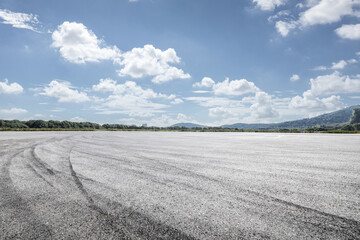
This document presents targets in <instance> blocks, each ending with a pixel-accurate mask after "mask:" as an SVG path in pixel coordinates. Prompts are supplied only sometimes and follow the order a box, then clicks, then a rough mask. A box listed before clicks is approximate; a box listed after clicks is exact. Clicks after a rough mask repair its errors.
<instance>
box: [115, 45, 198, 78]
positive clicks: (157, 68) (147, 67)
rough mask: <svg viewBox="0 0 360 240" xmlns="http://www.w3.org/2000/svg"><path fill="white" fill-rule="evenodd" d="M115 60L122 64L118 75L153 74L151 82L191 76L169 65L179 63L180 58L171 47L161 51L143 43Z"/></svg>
mask: <svg viewBox="0 0 360 240" xmlns="http://www.w3.org/2000/svg"><path fill="white" fill-rule="evenodd" d="M117 62H118V63H119V64H120V65H121V66H124V67H123V68H122V69H120V70H119V71H118V73H119V75H120V76H131V77H132V78H142V77H145V76H153V77H154V78H153V79H152V82H154V83H162V82H166V81H171V80H173V79H187V78H190V77H191V76H190V74H188V73H184V71H183V70H182V69H178V68H176V67H174V66H171V65H170V64H174V63H180V58H179V57H178V56H177V55H176V52H175V50H174V49H173V48H169V49H167V50H165V51H162V50H160V49H157V48H155V47H154V46H152V45H145V46H144V47H143V48H133V49H132V50H131V51H128V52H125V53H123V54H122V55H121V60H118V61H117Z"/></svg>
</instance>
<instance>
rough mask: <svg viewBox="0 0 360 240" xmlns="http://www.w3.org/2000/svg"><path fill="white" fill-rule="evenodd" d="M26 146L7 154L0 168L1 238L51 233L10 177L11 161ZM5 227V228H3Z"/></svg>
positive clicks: (33, 236)
mask: <svg viewBox="0 0 360 240" xmlns="http://www.w3.org/2000/svg"><path fill="white" fill-rule="evenodd" d="M26 149H27V148H22V149H21V150H19V151H18V152H16V153H14V154H12V155H11V156H9V158H8V159H7V160H6V162H5V163H4V165H3V166H2V168H1V178H0V203H1V204H0V220H1V223H2V224H1V225H2V226H0V230H1V231H0V232H1V233H2V234H3V236H2V238H3V239H14V238H16V239H30V238H31V239H34V238H39V239H45V238H46V237H45V236H47V237H50V236H52V235H53V232H52V230H51V228H50V227H48V226H47V225H45V224H43V223H42V222H41V221H39V219H37V217H36V214H35V213H34V212H33V211H32V210H31V208H30V207H29V205H28V202H27V201H26V200H24V199H23V198H22V196H21V195H20V193H19V192H18V191H17V190H16V189H15V187H14V185H13V181H12V179H11V177H10V166H11V163H12V161H13V160H14V159H15V158H16V157H19V156H20V155H21V154H23V153H24V151H25V150H26ZM4 228H5V229H4Z"/></svg>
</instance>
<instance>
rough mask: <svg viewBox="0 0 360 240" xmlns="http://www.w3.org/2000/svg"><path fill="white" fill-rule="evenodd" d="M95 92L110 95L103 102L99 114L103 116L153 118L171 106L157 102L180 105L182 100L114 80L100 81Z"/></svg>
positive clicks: (130, 83)
mask: <svg viewBox="0 0 360 240" xmlns="http://www.w3.org/2000/svg"><path fill="white" fill-rule="evenodd" d="M92 89H93V91H97V92H103V93H108V94H109V95H108V96H107V97H106V98H105V99H103V101H101V107H99V108H98V109H97V110H98V113H101V114H116V113H120V114H128V115H129V116H141V117H145V116H153V115H154V114H155V113H161V112H163V111H164V109H165V108H168V107H169V105H167V104H163V103H158V102H155V100H163V101H167V102H170V103H171V104H179V103H181V102H182V99H180V98H176V96H175V95H174V94H171V95H166V94H162V93H156V92H154V91H153V90H152V89H143V88H142V87H141V86H139V85H137V84H136V83H135V82H133V81H126V82H125V83H123V84H120V83H118V82H117V81H115V80H112V79H109V78H107V79H100V81H99V83H98V84H97V85H93V87H92Z"/></svg>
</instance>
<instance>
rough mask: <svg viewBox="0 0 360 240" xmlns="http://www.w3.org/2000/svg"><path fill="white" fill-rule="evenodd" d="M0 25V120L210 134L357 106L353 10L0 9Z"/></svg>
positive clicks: (358, 38) (356, 4)
mask: <svg viewBox="0 0 360 240" xmlns="http://www.w3.org/2000/svg"><path fill="white" fill-rule="evenodd" d="M0 22H1V24H0V36H1V38H0V52H1V55H0V119H19V120H28V119H45V120H50V119H54V120H72V121H91V122H98V123H125V124H137V125H141V124H143V123H147V124H148V125H155V126H169V125H172V124H174V123H177V122H193V123H200V124H206V125H213V126H218V125H222V124H230V123H238V122H247V123H253V122H281V121H286V120H294V119H299V118H304V117H312V116H316V115H319V114H322V113H326V112H331V111H335V110H338V109H341V108H344V107H346V106H351V105H355V104H359V103H360V0H341V1H339V0H304V1H293V0H244V1H236V0H234V1H230V0H224V1H215V0H214V1H213V0H210V1H209V0H196V1H194V0H181V1H179V0H177V1H176V0H137V1H129V0H104V1H85V0H84V1H81V0H79V1H66V0H64V1H48V0H46V1H45V0H34V1H25V0H24V1H16V0H2V1H1V2H0Z"/></svg>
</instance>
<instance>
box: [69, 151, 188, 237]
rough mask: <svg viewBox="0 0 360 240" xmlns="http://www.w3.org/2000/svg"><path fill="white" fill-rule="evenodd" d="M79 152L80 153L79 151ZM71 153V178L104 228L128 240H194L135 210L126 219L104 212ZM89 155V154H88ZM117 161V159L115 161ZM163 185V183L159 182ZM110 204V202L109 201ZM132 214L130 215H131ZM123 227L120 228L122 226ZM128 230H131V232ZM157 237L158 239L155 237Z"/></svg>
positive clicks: (127, 211) (127, 214) (126, 214)
mask: <svg viewBox="0 0 360 240" xmlns="http://www.w3.org/2000/svg"><path fill="white" fill-rule="evenodd" d="M77 152H78V151H77ZM70 154H71V151H70V153H69V158H68V159H69V168H70V172H71V176H72V177H73V179H74V182H75V184H76V186H77V188H78V189H79V190H80V192H81V193H82V195H83V196H84V197H85V198H86V200H87V201H88V203H89V208H90V209H92V210H94V211H96V212H98V213H99V214H100V215H101V216H102V217H103V218H104V221H105V225H104V226H102V227H105V228H106V226H109V227H111V228H112V229H114V230H115V232H122V233H123V234H124V236H123V237H124V238H128V239H139V238H140V239H155V238H156V239H183V240H187V239H194V238H193V237H190V236H188V235H186V234H184V233H183V232H181V231H180V230H178V229H175V228H172V227H171V226H168V225H165V224H163V223H159V222H155V221H153V220H152V219H151V218H149V217H148V216H146V215H143V214H141V213H139V212H138V211H135V210H131V211H129V210H125V211H123V212H122V213H123V214H122V215H125V217H122V218H120V217H119V215H113V214H110V213H108V212H106V211H105V210H103V209H102V208H101V207H99V206H98V205H96V204H95V201H94V199H93V198H92V197H91V196H90V194H89V193H88V192H87V190H86V189H85V188H84V186H83V184H82V182H81V181H80V179H79V177H78V174H77V173H76V172H75V170H74V168H73V165H72V163H71V158H70ZM87 154H88V153H87ZM113 160H116V159H113ZM127 170H129V171H130V170H133V169H127ZM132 172H133V173H135V174H140V175H141V173H140V172H139V171H136V170H133V171H132ZM142 174H143V172H142ZM159 183H162V182H159ZM99 184H100V183H99ZM162 184H164V183H162ZM101 200H102V201H104V200H103V196H102V197H101ZM109 202H110V201H109ZM109 202H108V203H107V205H109V204H111V205H113V206H114V205H117V206H118V207H117V208H119V207H121V208H124V207H123V206H122V205H121V204H119V203H117V202H111V203H109ZM129 212H130V213H129ZM119 225H120V226H122V227H121V228H120V226H119ZM128 229H131V231H129V230H128ZM155 236H156V237H155Z"/></svg>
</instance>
